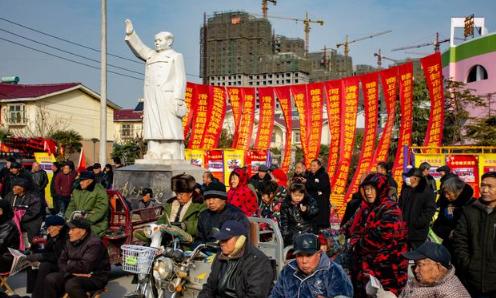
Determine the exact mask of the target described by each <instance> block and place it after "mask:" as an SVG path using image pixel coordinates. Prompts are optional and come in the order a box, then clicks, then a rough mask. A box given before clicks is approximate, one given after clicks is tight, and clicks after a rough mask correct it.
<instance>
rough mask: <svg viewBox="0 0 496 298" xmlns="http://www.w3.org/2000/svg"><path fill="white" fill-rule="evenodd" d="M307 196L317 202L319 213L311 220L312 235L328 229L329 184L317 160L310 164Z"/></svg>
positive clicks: (329, 207)
mask: <svg viewBox="0 0 496 298" xmlns="http://www.w3.org/2000/svg"><path fill="white" fill-rule="evenodd" d="M305 186H306V189H307V192H308V194H309V195H310V196H311V197H312V198H314V199H315V201H317V206H318V208H319V213H318V214H317V216H315V217H314V218H313V220H312V224H313V228H314V233H316V234H318V233H319V231H320V230H321V229H326V228H329V227H330V222H329V218H330V215H331V201H330V198H331V183H330V180H329V175H328V174H327V172H326V170H325V168H324V167H323V166H322V162H321V161H320V160H318V159H314V160H312V162H311V163H310V171H309V173H308V176H307V181H306V183H305Z"/></svg>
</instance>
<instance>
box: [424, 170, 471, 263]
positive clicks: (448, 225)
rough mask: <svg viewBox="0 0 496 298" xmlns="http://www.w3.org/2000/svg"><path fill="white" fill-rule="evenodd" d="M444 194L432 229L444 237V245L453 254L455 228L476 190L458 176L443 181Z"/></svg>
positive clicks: (439, 201)
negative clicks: (463, 209)
mask: <svg viewBox="0 0 496 298" xmlns="http://www.w3.org/2000/svg"><path fill="white" fill-rule="evenodd" d="M442 191H443V193H444V196H442V197H440V198H439V200H438V201H437V205H438V206H439V215H438V216H437V219H436V220H435V221H434V224H433V225H432V230H433V231H434V233H436V235H438V236H439V237H441V238H442V239H443V245H444V246H445V247H446V248H448V249H449V251H450V253H451V254H453V253H454V252H453V250H452V245H451V239H452V238H453V230H454V229H455V228H456V225H457V223H458V220H459V219H460V216H461V212H462V208H463V207H464V206H467V205H469V204H472V203H473V202H474V199H473V197H472V196H473V195H474V190H473V189H472V187H471V186H470V185H469V184H467V183H465V182H463V181H462V180H461V179H460V178H458V177H456V176H455V177H453V178H450V179H448V180H446V181H445V182H444V183H443V189H442Z"/></svg>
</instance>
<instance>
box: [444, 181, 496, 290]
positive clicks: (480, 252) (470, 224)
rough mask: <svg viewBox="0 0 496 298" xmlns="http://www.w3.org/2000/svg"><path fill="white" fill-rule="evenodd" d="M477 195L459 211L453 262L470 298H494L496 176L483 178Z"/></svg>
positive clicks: (495, 282) (495, 280)
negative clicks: (460, 212)
mask: <svg viewBox="0 0 496 298" xmlns="http://www.w3.org/2000/svg"><path fill="white" fill-rule="evenodd" d="M480 194H481V197H480V199H478V200H476V201H475V202H474V203H473V204H471V205H469V206H465V207H463V209H462V215H461V216H460V219H459V221H458V225H457V226H456V229H455V231H454V233H453V242H452V243H453V252H454V260H455V264H456V266H457V268H458V271H459V273H462V275H461V276H460V278H461V279H462V282H463V283H464V284H465V286H466V287H467V289H468V291H469V292H470V294H471V295H472V297H496V253H495V252H496V172H487V173H485V174H484V175H482V177H481V185H480Z"/></svg>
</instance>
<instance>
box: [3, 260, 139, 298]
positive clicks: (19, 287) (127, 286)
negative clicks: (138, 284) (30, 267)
mask: <svg viewBox="0 0 496 298" xmlns="http://www.w3.org/2000/svg"><path fill="white" fill-rule="evenodd" d="M131 280H132V276H131V275H127V274H126V272H123V271H122V270H121V269H120V267H112V273H111V276H110V281H109V283H108V285H107V289H108V292H107V293H104V294H103V295H102V297H112V298H122V297H124V295H125V294H126V293H128V292H132V291H133V290H134V289H135V285H134V284H131ZM9 284H10V286H11V287H12V289H13V290H14V291H15V293H16V294H17V295H21V296H22V295H26V273H25V272H21V273H18V274H16V275H14V276H12V277H10V278H9Z"/></svg>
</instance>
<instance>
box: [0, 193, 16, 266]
mask: <svg viewBox="0 0 496 298" xmlns="http://www.w3.org/2000/svg"><path fill="white" fill-rule="evenodd" d="M13 217H14V211H13V210H12V206H11V205H10V204H9V202H7V201H6V200H0V272H8V271H10V267H12V261H13V260H14V257H13V256H12V254H11V253H10V252H9V247H10V248H15V249H19V230H17V227H16V224H15V223H14V221H13V220H12V218H13Z"/></svg>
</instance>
